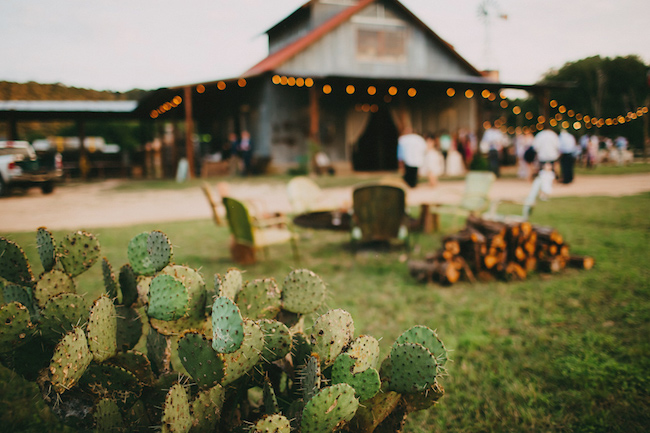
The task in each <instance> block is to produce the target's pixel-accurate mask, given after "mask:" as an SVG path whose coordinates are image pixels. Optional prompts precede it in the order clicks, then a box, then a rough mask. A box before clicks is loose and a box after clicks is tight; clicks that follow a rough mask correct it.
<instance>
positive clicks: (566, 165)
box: [558, 129, 578, 183]
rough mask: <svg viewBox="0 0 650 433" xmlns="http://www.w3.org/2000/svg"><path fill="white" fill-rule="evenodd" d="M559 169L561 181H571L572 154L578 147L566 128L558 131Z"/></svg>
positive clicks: (573, 159) (573, 161)
mask: <svg viewBox="0 0 650 433" xmlns="http://www.w3.org/2000/svg"><path fill="white" fill-rule="evenodd" d="M559 139H560V145H559V147H558V150H559V151H560V170H561V171H562V183H571V182H573V165H574V163H575V158H574V156H573V155H575V153H576V149H577V147H578V145H577V143H576V139H575V137H574V136H573V135H571V134H570V133H569V132H568V131H567V130H566V129H563V130H562V131H561V132H560V136H559Z"/></svg>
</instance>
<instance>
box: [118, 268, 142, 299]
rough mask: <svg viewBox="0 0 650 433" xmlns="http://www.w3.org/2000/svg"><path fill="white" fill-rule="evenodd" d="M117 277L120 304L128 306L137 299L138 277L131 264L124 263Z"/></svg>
mask: <svg viewBox="0 0 650 433" xmlns="http://www.w3.org/2000/svg"><path fill="white" fill-rule="evenodd" d="M119 279H120V291H121V292H122V302H121V304H122V305H124V306H125V307H130V306H131V305H133V303H134V302H135V301H137V299H138V279H137V276H136V275H135V272H134V271H133V268H132V267H131V265H129V264H126V265H124V266H122V267H121V268H120V276H119Z"/></svg>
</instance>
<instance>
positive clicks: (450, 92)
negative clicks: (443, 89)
mask: <svg viewBox="0 0 650 433" xmlns="http://www.w3.org/2000/svg"><path fill="white" fill-rule="evenodd" d="M455 94H456V90H455V89H454V88H453V87H450V88H448V89H447V96H449V97H450V98H451V97H452V96H454V95H455Z"/></svg>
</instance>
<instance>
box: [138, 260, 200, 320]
mask: <svg viewBox="0 0 650 433" xmlns="http://www.w3.org/2000/svg"><path fill="white" fill-rule="evenodd" d="M158 275H170V276H172V277H174V278H175V279H177V280H178V281H180V282H181V283H183V286H184V287H185V289H186V290H187V294H188V298H189V303H188V316H189V317H193V318H197V319H200V320H203V319H204V318H205V308H204V307H205V298H206V290H205V282H204V281H203V277H201V274H199V273H198V272H197V271H195V270H194V269H192V268H190V267H187V266H178V265H174V266H171V265H170V266H167V267H165V268H164V269H162V270H161V271H160V274H158ZM149 290H151V285H150V286H149Z"/></svg>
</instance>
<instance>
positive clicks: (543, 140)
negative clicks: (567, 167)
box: [533, 126, 560, 172]
mask: <svg viewBox="0 0 650 433" xmlns="http://www.w3.org/2000/svg"><path fill="white" fill-rule="evenodd" d="M559 147H560V138H559V137H558V136H557V134H556V133H555V131H553V130H552V129H551V128H550V127H548V126H546V127H545V128H544V129H543V130H542V131H539V132H538V133H537V134H536V135H535V138H534V139H533V148H535V152H537V161H538V162H539V168H540V170H541V168H542V167H544V164H546V163H547V162H548V163H550V164H551V166H552V167H553V166H554V165H555V161H557V159H558V158H559V157H560V151H559V150H558V149H559ZM553 171H554V172H555V170H553Z"/></svg>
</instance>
